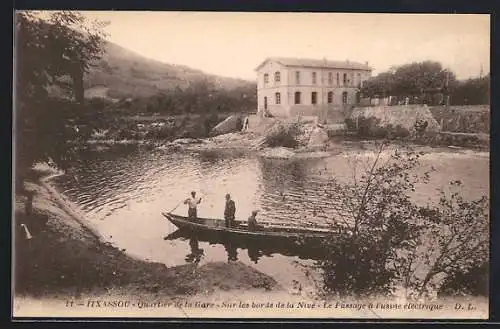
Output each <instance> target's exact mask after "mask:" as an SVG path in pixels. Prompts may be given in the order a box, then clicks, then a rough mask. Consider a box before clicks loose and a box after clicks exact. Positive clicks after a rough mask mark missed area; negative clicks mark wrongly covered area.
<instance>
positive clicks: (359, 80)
mask: <svg viewBox="0 0 500 329" xmlns="http://www.w3.org/2000/svg"><path fill="white" fill-rule="evenodd" d="M358 88H361V73H358Z"/></svg>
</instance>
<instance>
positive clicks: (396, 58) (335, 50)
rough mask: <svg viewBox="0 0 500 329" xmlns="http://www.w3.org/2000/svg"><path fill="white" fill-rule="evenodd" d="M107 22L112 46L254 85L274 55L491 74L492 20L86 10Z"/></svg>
mask: <svg viewBox="0 0 500 329" xmlns="http://www.w3.org/2000/svg"><path fill="white" fill-rule="evenodd" d="M83 13H84V14H85V15H87V16H89V17H91V18H97V19H100V20H104V21H108V22H109V23H110V24H109V25H108V26H107V28H106V31H107V33H108V34H109V35H108V40H110V41H112V42H114V43H117V44H118V45H120V46H123V47H125V48H128V49H130V50H132V51H134V52H136V53H139V54H141V55H143V56H145V57H148V58H151V59H155V60H158V61H161V62H165V63H171V64H182V65H187V66H190V67H193V68H196V69H201V70H202V71H205V72H206V73H211V74H218V75H222V76H228V77H235V78H242V79H247V80H255V78H256V72H255V71H254V70H255V68H256V67H257V66H258V65H259V64H260V63H261V62H262V61H263V60H264V59H265V58H266V57H272V56H281V57H300V58H317V59H323V58H327V59H330V60H350V61H357V62H362V63H365V62H366V61H368V63H369V65H370V66H371V67H372V68H373V75H376V74H378V73H380V72H384V71H386V70H388V69H389V68H390V67H391V66H397V65H402V64H407V63H411V62H415V61H424V60H434V61H439V62H441V63H442V64H443V66H444V67H447V68H450V69H451V70H453V71H454V72H455V73H456V75H457V78H459V79H466V78H469V77H477V76H479V75H480V72H481V66H482V67H483V74H487V73H488V72H489V70H490V67H489V63H490V16H489V15H485V14H481V15H479V14H347V13H248V12H245V13H243V12H241V13H236V12H231V13H228V12H227V13H224V12H148V11H143V12H117V11H103V12H83Z"/></svg>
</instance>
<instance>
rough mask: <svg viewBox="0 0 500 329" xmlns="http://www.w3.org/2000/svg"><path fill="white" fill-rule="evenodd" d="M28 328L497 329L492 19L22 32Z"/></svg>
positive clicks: (22, 27) (18, 236)
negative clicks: (436, 326) (357, 328)
mask: <svg viewBox="0 0 500 329" xmlns="http://www.w3.org/2000/svg"><path fill="white" fill-rule="evenodd" d="M14 53H15V55H14V64H15V70H14V77H13V78H14V86H15V93H14V105H15V106H14V109H13V113H14V120H15V122H14V131H13V141H14V145H13V147H14V151H15V154H14V155H15V156H14V163H13V165H14V177H13V185H12V187H13V191H14V193H13V196H14V197H13V200H12V202H13V209H14V210H13V213H12V218H13V220H12V233H13V237H14V239H13V257H14V258H13V259H14V261H13V267H12V278H13V282H12V291H13V298H12V309H13V312H12V316H13V317H15V318H23V317H144V318H155V317H158V318H160V317H161V318H295V319H297V318H308V319H313V318H321V319H340V318H343V319H345V318H355V319H375V318H382V319H394V318H397V319H423V318H425V319H478V320H479V319H487V318H488V306H489V236H490V235H489V221H490V218H489V207H490V197H489V190H490V182H489V162H490V153H489V137H490V73H489V71H490V67H489V63H490V55H489V54H490V16H489V15H482V14H481V15H480V14H475V15H460V14H439V15H438V14H436V15H431V14H418V15H417V14H415V15H414V14H346V13H343V14H340V13H252V12H245V13H243V12H242V13H237V12H147V11H141V12H120V11H82V12H79V11H36V12H34V11H17V12H16V13H15V44H14Z"/></svg>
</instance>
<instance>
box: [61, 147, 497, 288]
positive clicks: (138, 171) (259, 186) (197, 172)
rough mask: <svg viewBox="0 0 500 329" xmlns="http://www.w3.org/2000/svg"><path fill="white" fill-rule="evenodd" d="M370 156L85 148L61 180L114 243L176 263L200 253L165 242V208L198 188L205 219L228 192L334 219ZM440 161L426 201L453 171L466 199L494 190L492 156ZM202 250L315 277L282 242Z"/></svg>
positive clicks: (256, 203) (305, 221)
mask: <svg viewBox="0 0 500 329" xmlns="http://www.w3.org/2000/svg"><path fill="white" fill-rule="evenodd" d="M362 155H363V153H362V152H344V153H341V154H338V155H335V156H332V157H329V158H320V159H302V160H293V161H292V160H270V159H265V158H261V157H258V156H256V155H246V154H244V153H235V152H216V151H207V152H194V153H193V152H180V153H169V152H166V151H162V150H146V149H140V148H139V149H138V148H135V147H129V148H123V149H120V150H113V151H105V152H90V151H87V152H85V153H82V154H80V157H79V159H77V160H75V162H74V163H72V164H71V165H70V169H68V170H67V172H66V175H64V176H60V177H58V178H57V180H56V182H55V183H56V185H57V187H58V189H59V190H61V192H63V193H64V194H65V195H66V196H67V197H68V198H69V199H70V200H71V201H73V202H74V203H75V204H76V205H77V206H78V207H79V208H80V209H81V210H82V211H83V212H84V213H85V215H86V218H87V220H89V221H90V222H92V225H93V226H94V227H96V228H97V229H98V230H99V232H100V233H101V234H102V235H103V236H104V237H105V238H106V239H107V240H108V241H109V242H111V243H112V244H114V245H116V246H117V247H119V248H120V249H124V250H125V252H126V253H128V254H129V255H131V256H134V257H139V258H141V259H146V260H151V261H157V262H162V263H165V264H166V265H167V266H175V265H181V264H185V263H186V262H187V261H193V257H192V256H193V255H192V250H191V246H190V242H189V239H187V238H186V237H180V238H177V239H172V240H164V237H165V236H166V235H168V234H171V233H173V232H175V231H176V228H175V227H174V226H173V225H172V224H171V223H169V222H168V221H167V220H166V219H165V218H164V217H163V216H162V215H161V212H162V211H170V210H172V209H173V208H174V207H176V206H177V205H178V204H179V201H180V200H182V199H185V198H187V197H188V196H189V193H190V192H191V191H192V190H194V191H197V193H198V195H199V196H201V197H202V202H201V204H200V205H199V208H198V216H200V217H217V218H222V217H223V212H224V202H225V199H224V196H225V194H226V193H230V194H231V196H232V198H233V199H234V200H235V202H236V209H237V210H236V217H237V218H236V219H237V220H246V218H247V217H248V216H249V215H250V213H251V211H252V210H254V209H258V210H260V213H259V216H258V218H261V219H262V220H266V221H273V222H286V223H293V224H296V225H299V226H306V225H307V226H314V225H321V224H325V223H327V222H328V221H329V220H331V217H332V214H333V210H332V208H333V207H335V202H334V200H331V199H330V198H328V197H327V193H326V189H327V182H328V181H329V180H330V179H331V178H332V177H336V178H337V179H340V180H349V179H350V177H351V176H352V165H353V163H354V162H353V159H358V160H359V159H360V158H362ZM431 166H433V167H434V168H435V169H436V173H435V174H434V176H433V178H432V179H431V182H430V184H428V185H425V186H421V187H419V188H418V189H417V191H416V193H415V196H414V197H415V199H416V200H417V202H424V203H425V202H429V200H433V199H435V197H436V196H437V191H436V189H438V188H440V187H444V186H446V185H447V184H448V182H449V181H451V180H454V179H461V180H462V181H463V182H464V186H465V189H464V193H465V195H466V197H471V198H479V197H480V196H481V195H483V194H485V195H488V191H489V155H488V154H485V153H475V152H455V151H454V152H450V151H449V150H432V152H430V153H428V154H427V155H425V156H424V158H423V161H422V169H421V170H422V171H424V170H425V169H426V168H430V167H431ZM174 213H177V214H181V215H186V213H187V209H186V206H185V205H183V204H181V205H179V206H178V207H177V208H176V209H175V211H174ZM267 247H272V246H267ZM199 248H201V249H203V251H204V252H203V255H202V256H200V257H197V258H196V257H195V258H196V261H199V264H200V265H202V264H204V263H206V262H212V261H227V260H228V258H232V259H238V260H239V261H242V262H243V263H245V264H248V265H251V266H253V267H254V268H256V269H257V270H259V271H261V272H263V273H266V274H268V275H270V276H272V277H273V278H275V279H276V280H277V281H278V282H279V283H281V284H282V285H283V286H285V287H289V286H292V285H293V281H294V280H297V281H300V282H303V283H304V284H306V281H307V280H308V279H307V277H308V276H307V275H306V274H305V273H304V270H303V268H304V267H303V266H301V265H307V264H310V263H311V262H312V261H311V260H308V259H300V258H299V257H297V256H295V255H293V254H291V255H290V254H286V253H284V252H280V251H279V250H278V251H276V252H268V253H265V254H264V255H262V254H258V253H257V255H256V253H255V250H250V249H248V250H245V249H242V248H235V250H232V252H229V250H228V248H227V246H224V245H222V244H217V243H216V244H209V243H207V242H204V241H200V242H199ZM271 249H272V248H271ZM301 257H302V258H308V257H303V256H301Z"/></svg>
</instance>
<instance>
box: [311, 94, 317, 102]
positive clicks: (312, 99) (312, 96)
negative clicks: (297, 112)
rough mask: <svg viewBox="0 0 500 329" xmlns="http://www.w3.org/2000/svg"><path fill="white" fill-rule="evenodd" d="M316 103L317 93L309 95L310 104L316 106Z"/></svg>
mask: <svg viewBox="0 0 500 329" xmlns="http://www.w3.org/2000/svg"><path fill="white" fill-rule="evenodd" d="M317 103H318V93H317V92H315V91H313V92H312V93H311V104H317Z"/></svg>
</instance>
